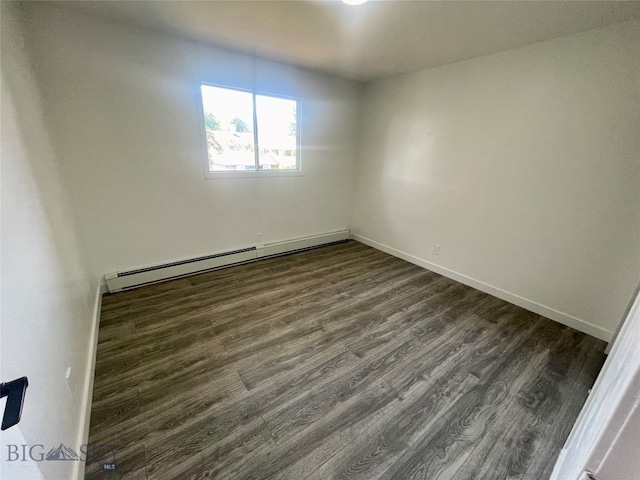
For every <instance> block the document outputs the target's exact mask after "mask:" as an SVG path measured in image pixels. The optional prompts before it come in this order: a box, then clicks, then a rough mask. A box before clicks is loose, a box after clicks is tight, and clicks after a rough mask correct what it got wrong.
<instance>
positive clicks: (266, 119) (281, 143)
mask: <svg viewBox="0 0 640 480" xmlns="http://www.w3.org/2000/svg"><path fill="white" fill-rule="evenodd" d="M200 89H201V92H202V107H203V112H204V129H205V138H206V147H207V169H208V172H209V173H230V172H254V173H262V172H264V173H265V174H268V173H273V172H299V171H300V159H299V153H298V150H299V149H298V115H297V113H298V102H297V101H296V100H295V99H291V98H283V97H274V96H269V95H262V94H257V93H254V92H248V91H245V90H235V89H230V88H222V87H216V86H213V85H207V84H202V85H201V86H200Z"/></svg>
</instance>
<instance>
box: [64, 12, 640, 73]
mask: <svg viewBox="0 0 640 480" xmlns="http://www.w3.org/2000/svg"><path fill="white" fill-rule="evenodd" d="M60 5H62V6H63V8H65V9H73V10H78V11H82V12H84V13H87V14H90V15H95V16H98V17H101V18H105V19H108V20H111V21H118V22H123V23H126V24H129V25H132V26H135V27H138V28H147V29H152V30H155V31H161V32H167V33H170V34H173V35H179V36H181V37H185V38H188V39H191V40H195V41H199V42H205V43H210V44H214V45H222V46H226V47H231V48H233V49H236V50H241V51H245V52H251V53H255V54H258V55H262V56H267V57H270V58H273V59H277V60H281V61H285V62H287V63H293V64H296V65H301V66H305V67H309V68H313V69H316V70H321V71H325V72H329V73H333V74H337V75H339V76H342V77H347V78H351V79H354V80H361V81H368V80H372V79H375V78H379V77H383V76H387V75H393V74H397V73H404V72H411V71H417V70H421V69H425V68H430V67H435V66H439V65H444V64H447V63H452V62H456V61H460V60H465V59H469V58H473V57H478V56H480V55H486V54H490V53H495V52H499V51H502V50H508V49H511V48H516V47H521V46H524V45H528V44H531V43H535V42H539V41H542V40H548V39H550V38H555V37H559V36H562V35H568V34H571V33H576V32H580V31H583V30H588V29H591V28H595V27H600V26H603V25H608V24H612V23H617V22H622V21H625V20H629V19H633V18H639V17H640V1H627V2H617V1H504V2H502V1H411V0H395V1H369V2H368V3H365V4H364V5H359V6H349V5H345V4H343V3H342V2H340V1H337V0H299V1H266V0H262V1H237V0H236V1H206V2H191V1H80V2H60Z"/></svg>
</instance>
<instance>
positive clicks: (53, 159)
mask: <svg viewBox="0 0 640 480" xmlns="http://www.w3.org/2000/svg"><path fill="white" fill-rule="evenodd" d="M0 8H1V10H0V12H1V14H0V16H1V27H0V28H1V32H2V38H1V42H2V50H1V71H2V82H1V105H2V108H1V110H2V118H1V120H2V129H1V143H0V146H1V152H2V165H1V176H0V178H1V184H0V185H1V190H2V195H1V201H2V203H1V223H0V226H1V232H2V236H1V244H0V265H1V271H0V306H1V311H0V313H1V315H0V379H1V381H3V382H6V381H10V380H14V379H16V378H19V377H22V376H25V375H26V376H27V377H28V379H29V387H28V389H27V394H26V398H25V403H24V410H23V415H22V420H21V422H20V423H19V425H18V426H17V427H13V428H11V429H8V430H6V431H4V432H2V433H1V434H0V447H1V454H0V458H1V460H0V477H2V478H11V479H20V478H27V479H30V480H31V479H34V478H38V476H39V471H41V472H42V474H44V475H45V477H47V478H72V477H73V475H74V474H73V471H74V470H75V469H76V468H78V462H41V463H38V464H36V463H34V462H32V461H30V460H27V461H26V462H22V461H21V462H8V461H7V459H8V458H9V457H8V450H7V444H16V443H26V444H28V445H29V446H32V445H35V444H41V445H43V448H44V449H46V451H48V450H49V449H50V448H52V447H57V446H58V445H59V444H60V443H64V444H65V445H67V446H69V447H71V448H73V449H75V450H76V451H77V449H78V447H79V445H80V443H81V442H82V441H83V440H84V439H83V438H82V436H83V434H84V431H85V427H86V425H85V424H84V421H85V417H84V415H85V406H86V402H87V398H86V397H85V395H86V393H87V391H88V385H89V383H88V381H89V370H90V367H91V358H90V355H91V354H92V353H93V345H92V342H93V327H94V325H95V309H96V308H97V302H98V297H97V295H96V294H97V292H98V281H97V278H96V276H95V275H94V274H93V267H92V266H91V263H90V261H89V257H88V254H87V251H86V248H85V243H84V239H83V234H82V231H81V229H80V228H79V224H78V222H77V220H76V218H75V212H74V208H73V205H72V201H71V199H70V198H69V194H68V186H67V185H66V184H65V182H64V178H63V176H62V175H60V171H59V165H58V161H59V158H60V157H59V156H58V155H57V154H56V152H55V151H54V149H53V147H52V144H51V140H50V139H51V137H50V134H49V131H48V129H47V126H46V123H43V115H42V106H41V103H40V98H39V93H38V88H37V87H36V83H35V80H34V75H33V72H32V70H31V67H30V64H29V60H28V52H27V50H26V49H25V43H24V39H23V36H22V33H21V25H20V21H19V20H20V17H19V13H18V12H17V10H16V7H15V5H14V4H11V3H7V2H1V4H0ZM69 366H70V367H71V368H72V370H71V377H70V387H71V388H68V387H67V382H66V380H65V374H66V368H67V367H69ZM5 401H6V400H5V399H3V400H2V403H1V405H2V411H4V403H5ZM0 413H1V412H0ZM46 451H44V452H43V449H41V448H39V447H38V448H35V449H34V450H33V453H34V455H35V456H36V458H37V456H38V455H39V454H41V453H46ZM21 452H22V450H20V453H21ZM21 459H22V457H21Z"/></svg>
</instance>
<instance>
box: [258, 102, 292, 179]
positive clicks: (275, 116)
mask: <svg viewBox="0 0 640 480" xmlns="http://www.w3.org/2000/svg"><path fill="white" fill-rule="evenodd" d="M296 109H297V102H296V101H295V100H289V99H285V98H275V97H267V96H264V95H256V114H257V118H258V149H259V154H260V156H259V165H260V170H295V169H297V168H298V160H297V158H298V155H297V145H298V144H297V141H296V137H297V112H296Z"/></svg>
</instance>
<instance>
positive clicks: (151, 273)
mask: <svg viewBox="0 0 640 480" xmlns="http://www.w3.org/2000/svg"><path fill="white" fill-rule="evenodd" d="M347 240H349V231H348V230H342V231H339V232H331V233H324V234H321V235H314V236H312V237H304V238H297V239H294V240H286V241H283V242H275V243H267V244H264V245H262V244H261V245H255V246H253V247H248V248H242V249H239V250H233V251H230V252H222V253H216V254H213V255H206V256H203V257H196V258H191V259H187V260H180V261H177V262H171V263H166V264H162V265H154V266H151V267H145V268H138V269H135V270H128V271H125V272H118V273H111V274H108V275H105V280H106V283H107V288H108V289H109V292H111V293H113V292H119V291H121V290H128V289H131V288H136V287H141V286H143V285H148V284H150V283H157V282H162V281H165V280H171V279H174V278H179V277H185V276H187V275H194V274H196V273H202V272H206V271H208V270H215V269H217V268H222V267H226V266H230V265H235V264H239V263H244V262H249V261H252V260H257V259H259V258H265V257H273V256H277V255H285V254H287V253H293V252H297V251H300V250H307V249H310V248H316V247H321V246H324V245H330V244H334V243H342V242H346V241H347Z"/></svg>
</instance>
